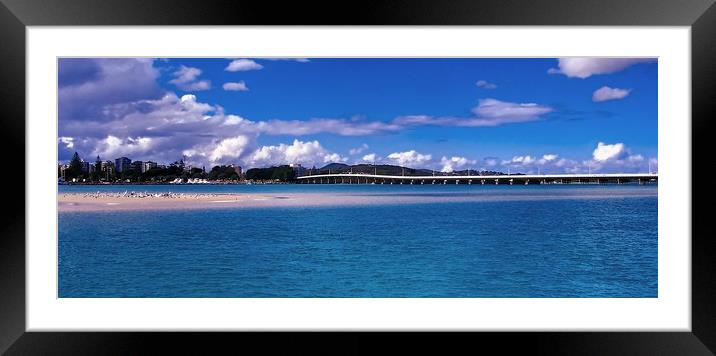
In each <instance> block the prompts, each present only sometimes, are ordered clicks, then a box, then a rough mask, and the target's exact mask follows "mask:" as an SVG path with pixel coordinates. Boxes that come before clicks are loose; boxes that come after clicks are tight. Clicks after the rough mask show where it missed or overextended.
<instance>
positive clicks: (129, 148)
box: [92, 135, 157, 157]
mask: <svg viewBox="0 0 716 356" xmlns="http://www.w3.org/2000/svg"><path fill="white" fill-rule="evenodd" d="M156 144H157V140H156V139H153V138H150V137H126V138H124V139H121V138H119V137H116V136H112V135H108V136H107V137H106V138H104V139H102V140H100V141H99V142H97V144H96V146H95V148H94V151H93V152H92V156H108V157H119V156H130V155H143V154H149V153H151V150H152V149H154V147H155V146H156Z"/></svg>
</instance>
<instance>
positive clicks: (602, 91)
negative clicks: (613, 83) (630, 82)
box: [592, 86, 631, 102]
mask: <svg viewBox="0 0 716 356" xmlns="http://www.w3.org/2000/svg"><path fill="white" fill-rule="evenodd" d="M630 92H631V89H619V88H610V87H608V86H603V87H601V88H599V89H597V90H596V91H595V92H594V94H592V101H594V102H602V101H607V100H616V99H623V98H626V97H627V95H629V93H630Z"/></svg>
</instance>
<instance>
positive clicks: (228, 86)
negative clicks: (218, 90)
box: [222, 80, 249, 91]
mask: <svg viewBox="0 0 716 356" xmlns="http://www.w3.org/2000/svg"><path fill="white" fill-rule="evenodd" d="M222 87H223V88H224V90H227V91H249V87H247V86H246V83H245V82H244V81H243V80H242V81H240V82H228V83H224V85H223V86H222Z"/></svg>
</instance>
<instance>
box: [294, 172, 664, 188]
mask: <svg viewBox="0 0 716 356" xmlns="http://www.w3.org/2000/svg"><path fill="white" fill-rule="evenodd" d="M296 179H297V181H298V183H299V184H420V185H425V184H480V185H484V184H524V185H527V184H606V183H613V184H625V183H637V184H655V183H657V182H658V180H659V175H658V174H657V173H614V174H524V175H523V174H511V175H489V176H481V175H467V176H391V175H381V174H362V173H336V174H316V175H308V176H301V177H297V178H296Z"/></svg>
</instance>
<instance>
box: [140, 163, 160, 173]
mask: <svg viewBox="0 0 716 356" xmlns="http://www.w3.org/2000/svg"><path fill="white" fill-rule="evenodd" d="M152 168H157V162H152V161H146V162H144V165H142V173H144V172H146V171H148V170H150V169H152Z"/></svg>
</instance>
